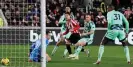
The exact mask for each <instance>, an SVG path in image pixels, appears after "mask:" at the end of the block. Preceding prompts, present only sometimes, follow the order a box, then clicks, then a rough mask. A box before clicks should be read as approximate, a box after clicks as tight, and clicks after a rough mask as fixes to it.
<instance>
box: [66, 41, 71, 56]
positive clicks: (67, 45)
mask: <svg viewBox="0 0 133 67" xmlns="http://www.w3.org/2000/svg"><path fill="white" fill-rule="evenodd" d="M66 49H67V51H68V53H69V55H71V54H72V49H71V43H70V41H69V40H66ZM65 51H66V50H65Z"/></svg>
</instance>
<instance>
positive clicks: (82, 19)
mask: <svg viewBox="0 0 133 67" xmlns="http://www.w3.org/2000/svg"><path fill="white" fill-rule="evenodd" d="M84 19H85V18H84V15H82V16H81V18H80V19H79V22H80V26H81V27H83V26H84Z"/></svg>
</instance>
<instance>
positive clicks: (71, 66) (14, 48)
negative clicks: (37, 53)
mask: <svg viewBox="0 0 133 67" xmlns="http://www.w3.org/2000/svg"><path fill="white" fill-rule="evenodd" d="M53 47H54V46H48V48H47V53H48V54H49V55H50V54H51V51H52V50H53ZM64 48H65V46H60V47H59V48H58V50H57V52H56V54H55V55H54V56H51V58H52V61H51V62H49V63H47V67H133V64H131V65H129V64H127V62H126V57H125V53H124V49H123V47H122V46H105V52H104V55H103V58H102V62H101V64H100V65H93V63H94V62H95V61H96V60H97V54H98V49H99V46H89V49H90V57H86V54H85V53H83V52H81V53H80V56H79V60H71V59H66V58H63V57H62V56H63V51H64ZM72 48H73V47H72ZM28 49H29V45H27V46H26V45H0V59H1V58H6V57H7V58H9V59H10V64H9V65H8V66H3V65H1V64H0V67H41V64H40V63H34V62H27V60H28V56H27V54H28V52H29V50H28ZM129 49H130V55H131V61H132V62H133V46H129Z"/></svg>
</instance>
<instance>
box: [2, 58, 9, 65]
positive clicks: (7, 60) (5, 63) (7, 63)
mask: <svg viewBox="0 0 133 67" xmlns="http://www.w3.org/2000/svg"><path fill="white" fill-rule="evenodd" d="M1 64H2V65H9V59H8V58H3V59H2V60H1Z"/></svg>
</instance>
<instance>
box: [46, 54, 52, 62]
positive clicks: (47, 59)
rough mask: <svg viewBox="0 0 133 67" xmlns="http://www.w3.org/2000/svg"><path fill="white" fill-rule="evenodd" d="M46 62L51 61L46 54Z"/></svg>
mask: <svg viewBox="0 0 133 67" xmlns="http://www.w3.org/2000/svg"><path fill="white" fill-rule="evenodd" d="M46 61H47V62H50V61H51V57H50V56H49V55H48V54H46Z"/></svg>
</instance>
